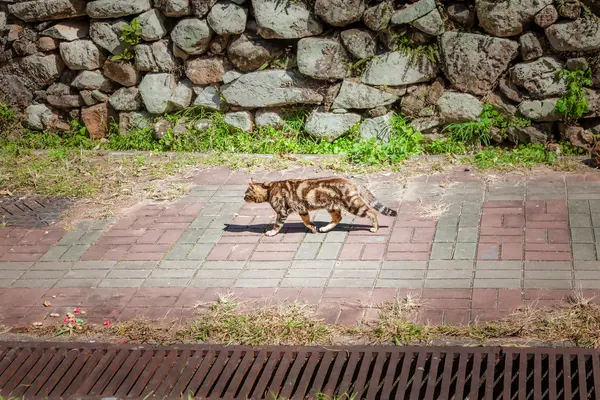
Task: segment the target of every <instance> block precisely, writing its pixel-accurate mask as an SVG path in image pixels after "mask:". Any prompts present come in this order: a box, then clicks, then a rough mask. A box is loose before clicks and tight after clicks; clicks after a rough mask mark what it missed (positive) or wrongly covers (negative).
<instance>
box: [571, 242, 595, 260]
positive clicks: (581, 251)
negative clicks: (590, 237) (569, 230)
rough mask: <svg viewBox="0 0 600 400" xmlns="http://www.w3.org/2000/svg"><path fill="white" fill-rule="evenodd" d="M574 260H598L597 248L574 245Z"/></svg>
mask: <svg viewBox="0 0 600 400" xmlns="http://www.w3.org/2000/svg"><path fill="white" fill-rule="evenodd" d="M572 247H573V259H574V260H596V247H595V246H594V245H593V244H584V243H573V245H572Z"/></svg>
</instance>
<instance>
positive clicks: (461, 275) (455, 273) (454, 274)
mask: <svg viewBox="0 0 600 400" xmlns="http://www.w3.org/2000/svg"><path fill="white" fill-rule="evenodd" d="M472 277H473V271H470V270H467V269H458V270H457V269H454V270H448V269H430V270H427V279H471V278H472Z"/></svg>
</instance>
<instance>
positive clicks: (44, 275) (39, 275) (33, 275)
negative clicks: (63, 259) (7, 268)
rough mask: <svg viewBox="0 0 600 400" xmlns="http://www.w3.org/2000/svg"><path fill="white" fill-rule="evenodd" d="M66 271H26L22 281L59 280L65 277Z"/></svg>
mask: <svg viewBox="0 0 600 400" xmlns="http://www.w3.org/2000/svg"><path fill="white" fill-rule="evenodd" d="M65 273H66V271H57V270H47V271H31V270H30V271H25V272H24V273H23V275H21V279H59V278H62V277H63V276H64V275H65Z"/></svg>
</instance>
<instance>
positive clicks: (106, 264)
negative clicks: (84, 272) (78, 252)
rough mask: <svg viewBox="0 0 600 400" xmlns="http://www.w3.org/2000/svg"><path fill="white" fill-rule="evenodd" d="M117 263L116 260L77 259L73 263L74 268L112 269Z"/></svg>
mask: <svg viewBox="0 0 600 400" xmlns="http://www.w3.org/2000/svg"><path fill="white" fill-rule="evenodd" d="M116 263H117V262H116V261H77V262H75V263H74V264H73V269H111V268H113V267H114V266H115V265H116Z"/></svg>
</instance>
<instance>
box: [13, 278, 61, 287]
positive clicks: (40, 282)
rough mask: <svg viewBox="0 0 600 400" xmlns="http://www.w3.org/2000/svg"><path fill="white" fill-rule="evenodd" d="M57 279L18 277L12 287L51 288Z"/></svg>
mask: <svg viewBox="0 0 600 400" xmlns="http://www.w3.org/2000/svg"><path fill="white" fill-rule="evenodd" d="M57 281H58V280H57V279H18V280H16V281H15V282H14V283H13V284H12V287H15V288H51V287H52V286H54V285H55V284H56V282H57Z"/></svg>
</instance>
